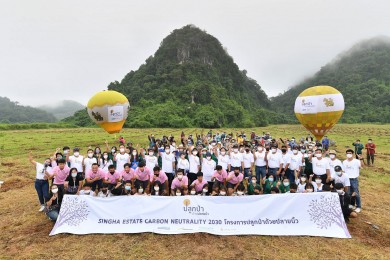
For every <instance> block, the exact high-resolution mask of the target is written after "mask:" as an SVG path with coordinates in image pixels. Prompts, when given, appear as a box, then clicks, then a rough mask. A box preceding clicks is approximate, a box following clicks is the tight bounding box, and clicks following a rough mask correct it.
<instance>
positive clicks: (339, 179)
mask: <svg viewBox="0 0 390 260" xmlns="http://www.w3.org/2000/svg"><path fill="white" fill-rule="evenodd" d="M334 172H335V176H334V177H333V181H334V185H336V183H342V184H343V186H344V191H345V192H348V190H349V187H350V186H351V184H350V182H349V178H348V177H347V176H346V175H345V174H344V173H343V168H341V166H339V165H337V166H335V167H334Z"/></svg>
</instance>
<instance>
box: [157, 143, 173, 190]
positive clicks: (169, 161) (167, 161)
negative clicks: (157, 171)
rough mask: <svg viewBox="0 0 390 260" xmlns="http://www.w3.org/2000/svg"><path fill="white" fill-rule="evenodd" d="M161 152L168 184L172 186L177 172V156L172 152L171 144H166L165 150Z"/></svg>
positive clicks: (162, 164)
mask: <svg viewBox="0 0 390 260" xmlns="http://www.w3.org/2000/svg"><path fill="white" fill-rule="evenodd" d="M159 154H160V157H161V166H162V167H161V168H162V170H163V172H165V174H166V175H167V177H168V184H169V187H170V186H171V184H172V181H173V177H174V174H175V168H176V167H175V163H176V158H175V155H174V154H173V153H172V152H171V149H170V146H169V145H166V146H165V150H164V152H159Z"/></svg>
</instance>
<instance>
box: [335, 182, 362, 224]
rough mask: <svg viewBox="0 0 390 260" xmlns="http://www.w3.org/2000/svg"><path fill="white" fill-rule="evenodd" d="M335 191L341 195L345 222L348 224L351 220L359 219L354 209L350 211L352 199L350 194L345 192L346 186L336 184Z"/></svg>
mask: <svg viewBox="0 0 390 260" xmlns="http://www.w3.org/2000/svg"><path fill="white" fill-rule="evenodd" d="M335 189H336V191H337V193H338V194H339V199H340V206H341V210H342V212H343V215H344V220H345V222H346V223H348V222H349V218H356V217H357V214H356V212H353V211H352V209H350V207H349V205H350V204H351V197H350V196H349V194H348V193H346V192H345V191H344V185H343V184H342V183H336V184H335Z"/></svg>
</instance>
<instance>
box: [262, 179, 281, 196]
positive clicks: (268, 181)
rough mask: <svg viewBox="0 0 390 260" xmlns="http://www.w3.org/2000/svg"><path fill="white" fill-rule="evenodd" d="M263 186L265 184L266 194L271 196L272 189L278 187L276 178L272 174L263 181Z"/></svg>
mask: <svg viewBox="0 0 390 260" xmlns="http://www.w3.org/2000/svg"><path fill="white" fill-rule="evenodd" d="M262 184H263V190H264V194H271V189H272V188H274V187H277V186H278V184H277V181H276V180H275V178H274V176H273V175H270V174H267V175H266V176H265V177H264V178H263V179H262Z"/></svg>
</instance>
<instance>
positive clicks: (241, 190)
mask: <svg viewBox="0 0 390 260" xmlns="http://www.w3.org/2000/svg"><path fill="white" fill-rule="evenodd" d="M244 195H245V186H244V184H242V183H241V184H240V185H238V187H237V193H236V196H244Z"/></svg>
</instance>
